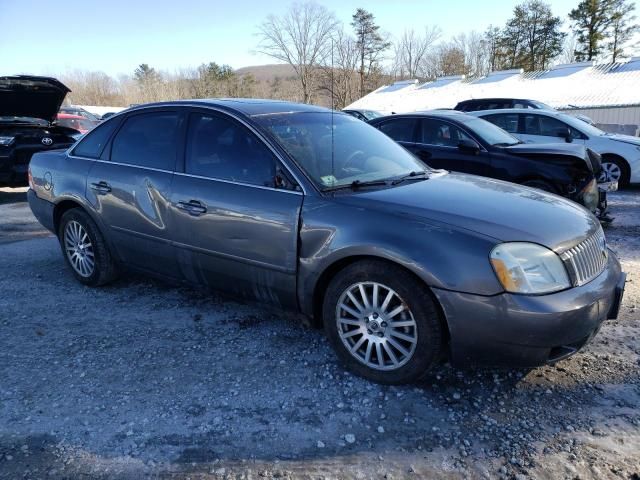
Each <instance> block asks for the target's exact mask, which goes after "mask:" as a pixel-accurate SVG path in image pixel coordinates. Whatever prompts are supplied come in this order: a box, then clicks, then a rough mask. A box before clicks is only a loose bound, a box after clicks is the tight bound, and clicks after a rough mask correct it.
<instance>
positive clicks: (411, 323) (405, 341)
mask: <svg viewBox="0 0 640 480" xmlns="http://www.w3.org/2000/svg"><path fill="white" fill-rule="evenodd" d="M322 311H323V321H324V328H325V332H326V334H327V337H328V338H329V341H330V342H331V345H332V346H333V348H334V350H335V351H336V354H337V355H338V357H339V359H340V360H341V361H342V363H343V364H344V365H345V366H346V367H347V368H348V369H349V370H351V371H352V372H353V373H355V374H356V375H359V376H361V377H364V378H366V379H368V380H372V381H374V382H377V383H383V384H392V385H393V384H396V385H397V384H403V383H410V382H414V381H416V380H418V379H419V378H420V377H422V376H424V374H426V373H427V372H428V370H429V369H430V368H431V367H433V366H434V365H435V364H436V363H437V362H438V361H439V360H440V358H441V355H442V352H443V350H444V338H445V335H444V328H443V324H442V322H441V319H440V316H439V314H438V310H437V308H436V305H435V301H434V299H433V298H432V297H431V294H430V292H429V291H428V290H427V288H426V286H425V285H424V284H422V283H421V282H420V281H419V280H418V279H416V278H415V277H414V276H413V275H411V274H410V273H409V272H407V271H406V270H404V269H402V268H400V267H398V266H396V265H393V264H390V263H387V262H384V261H378V260H363V261H359V262H356V263H353V264H351V265H349V266H347V267H346V268H345V269H344V270H342V271H340V272H339V273H338V274H337V275H336V276H335V277H334V278H333V279H332V280H331V282H330V283H329V286H328V288H327V291H326V294H325V298H324V302H323V310H322Z"/></svg>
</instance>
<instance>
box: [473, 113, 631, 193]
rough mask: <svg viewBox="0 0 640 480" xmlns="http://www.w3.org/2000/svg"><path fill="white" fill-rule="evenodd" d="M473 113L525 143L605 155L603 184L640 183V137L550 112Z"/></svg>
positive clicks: (603, 156) (623, 184)
mask: <svg viewBox="0 0 640 480" xmlns="http://www.w3.org/2000/svg"><path fill="white" fill-rule="evenodd" d="M469 114H470V115H475V116H477V117H481V118H484V119H485V120H488V121H490V122H491V123H493V124H495V125H497V126H498V127H500V128H502V129H503V130H506V131H507V132H509V133H511V134H512V135H515V136H516V137H517V138H519V139H520V140H522V141H523V142H525V143H551V142H559V141H563V142H574V143H581V144H583V145H585V146H587V147H589V148H590V149H591V150H593V151H595V152H598V153H599V154H600V155H602V174H601V175H602V176H601V178H600V181H604V182H612V181H616V182H618V184H619V186H620V188H623V187H625V186H627V185H629V184H630V183H640V138H639V137H631V136H629V135H618V134H612V133H606V132H603V131H602V130H600V129H599V128H596V127H594V126H593V125H589V124H588V123H586V122H584V121H583V120H580V119H578V118H576V117H572V116H571V115H567V114H565V113H561V112H556V111H550V110H531V109H525V108H510V109H503V110H481V111H477V112H469Z"/></svg>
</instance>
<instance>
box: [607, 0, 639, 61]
mask: <svg viewBox="0 0 640 480" xmlns="http://www.w3.org/2000/svg"><path fill="white" fill-rule="evenodd" d="M635 8H636V6H635V5H634V4H633V3H630V2H627V1H626V0H615V1H614V2H613V5H612V7H611V10H612V14H611V27H610V31H609V37H610V38H611V41H610V42H608V43H607V51H608V52H609V53H610V54H611V61H612V62H613V63H615V62H616V60H618V59H619V58H620V57H622V56H624V46H625V44H626V43H627V42H628V41H629V40H631V38H633V36H634V34H635V33H636V32H638V31H640V25H638V24H637V23H635V19H636V16H635V15H633V11H634V10H635Z"/></svg>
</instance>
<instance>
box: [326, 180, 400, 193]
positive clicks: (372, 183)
mask: <svg viewBox="0 0 640 480" xmlns="http://www.w3.org/2000/svg"><path fill="white" fill-rule="evenodd" d="M376 185H389V181H388V180H368V181H362V180H354V181H353V182H351V183H346V184H344V185H336V186H335V187H327V188H323V189H322V191H323V192H333V191H335V190H343V189H345V188H350V189H351V190H357V189H358V188H360V187H371V186H376Z"/></svg>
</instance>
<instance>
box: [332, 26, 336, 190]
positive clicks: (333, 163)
mask: <svg viewBox="0 0 640 480" xmlns="http://www.w3.org/2000/svg"><path fill="white" fill-rule="evenodd" d="M334 87H335V84H334V81H333V37H331V177H332V181H335V178H336V176H335V171H334V168H335V166H334V165H335V162H334V157H335V152H334V148H333V135H334V133H333V127H334V121H333V114H334V110H335V105H336V104H335V100H334V93H333V89H334Z"/></svg>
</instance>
